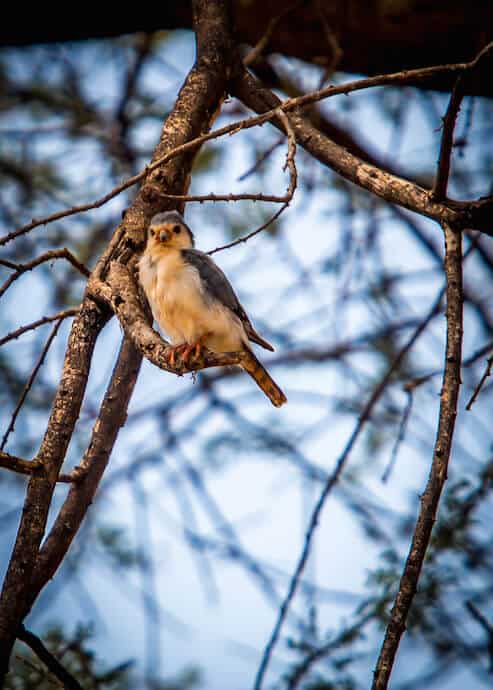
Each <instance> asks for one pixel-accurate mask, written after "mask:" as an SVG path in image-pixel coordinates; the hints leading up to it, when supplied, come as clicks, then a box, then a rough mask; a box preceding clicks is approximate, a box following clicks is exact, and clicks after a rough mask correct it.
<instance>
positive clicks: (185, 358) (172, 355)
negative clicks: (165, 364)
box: [168, 340, 203, 369]
mask: <svg viewBox="0 0 493 690" xmlns="http://www.w3.org/2000/svg"><path fill="white" fill-rule="evenodd" d="M202 348H203V345H202V343H201V341H200V340H198V341H197V342H196V343H192V344H191V345H190V344H189V343H182V344H181V345H175V346H174V347H170V349H169V354H168V360H169V363H170V365H171V366H172V367H173V369H175V368H176V355H177V354H178V355H180V359H181V361H182V362H183V363H184V364H186V365H187V366H190V359H192V360H193V359H197V357H199V356H200V354H201V352H202Z"/></svg>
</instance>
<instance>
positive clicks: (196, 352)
mask: <svg viewBox="0 0 493 690" xmlns="http://www.w3.org/2000/svg"><path fill="white" fill-rule="evenodd" d="M202 347H203V345H202V343H201V341H200V340H197V342H196V343H192V345H187V346H186V347H185V348H184V350H183V354H182V359H183V361H184V362H185V363H186V364H189V362H190V356H192V359H197V357H199V356H200V353H201V352H202Z"/></svg>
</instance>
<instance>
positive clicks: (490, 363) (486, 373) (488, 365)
mask: <svg viewBox="0 0 493 690" xmlns="http://www.w3.org/2000/svg"><path fill="white" fill-rule="evenodd" d="M490 347H491V346H488V349H490ZM492 367H493V355H491V357H488V359H487V360H486V369H485V370H484V373H483V375H482V376H481V379H480V380H479V383H478V385H477V386H476V388H475V389H474V392H473V394H472V395H471V397H470V399H469V402H468V403H467V405H466V410H471V409H472V406H473V405H474V403H475V402H476V400H477V398H478V396H479V394H480V393H481V390H482V388H483V386H484V384H485V382H486V379H487V378H488V377H489V376H491V369H492Z"/></svg>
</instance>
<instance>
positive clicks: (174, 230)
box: [173, 225, 181, 235]
mask: <svg viewBox="0 0 493 690" xmlns="http://www.w3.org/2000/svg"><path fill="white" fill-rule="evenodd" d="M180 230H181V228H180V226H179V225H174V226H173V232H174V233H175V234H176V235H179V234H180Z"/></svg>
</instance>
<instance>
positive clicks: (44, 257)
mask: <svg viewBox="0 0 493 690" xmlns="http://www.w3.org/2000/svg"><path fill="white" fill-rule="evenodd" d="M56 259H65V260H66V261H68V262H69V263H70V264H72V266H73V267H74V268H76V269H77V270H78V271H79V272H80V273H82V275H83V276H85V277H86V278H89V276H90V271H89V270H88V269H87V268H86V267H85V266H84V264H82V263H81V262H80V261H79V260H78V259H77V257H75V256H74V255H73V254H72V252H71V251H70V249H67V248H66V247H64V248H63V249H51V250H50V251H48V252H45V253H44V254H41V255H40V256H37V257H36V258H35V259H33V260H32V261H29V262H28V263H26V264H14V263H12V262H11V261H4V260H2V259H0V263H3V264H4V265H6V266H7V267H8V268H12V269H13V270H14V273H12V275H10V276H9V277H8V278H7V280H6V281H5V283H4V284H3V285H2V286H1V287H0V297H2V295H3V294H4V293H5V292H6V290H8V289H9V287H10V286H11V285H12V283H13V282H14V281H15V280H17V278H19V276H21V275H22V274H23V273H26V271H32V270H33V268H36V267H37V266H40V265H41V264H43V263H46V261H55V260H56Z"/></svg>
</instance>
